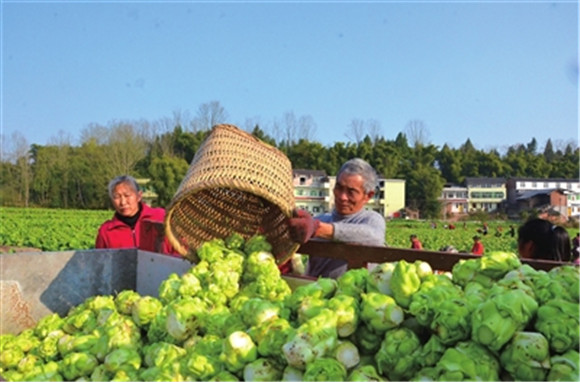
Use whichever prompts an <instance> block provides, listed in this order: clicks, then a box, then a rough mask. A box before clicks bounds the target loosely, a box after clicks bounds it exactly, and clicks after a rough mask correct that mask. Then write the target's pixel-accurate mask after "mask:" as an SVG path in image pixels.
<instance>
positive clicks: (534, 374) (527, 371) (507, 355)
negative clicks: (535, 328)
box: [500, 332, 550, 381]
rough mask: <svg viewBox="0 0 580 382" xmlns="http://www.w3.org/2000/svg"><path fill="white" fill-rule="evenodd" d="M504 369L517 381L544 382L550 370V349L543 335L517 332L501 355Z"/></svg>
mask: <svg viewBox="0 0 580 382" xmlns="http://www.w3.org/2000/svg"><path fill="white" fill-rule="evenodd" d="M500 362H501V365H502V366H503V368H504V369H505V370H506V371H507V372H508V373H509V374H510V375H511V377H512V378H514V380H516V381H543V380H545V378H546V375H547V373H548V370H549V369H550V347H549V345H548V340H547V339H546V337H544V336H543V335H542V334H541V333H536V332H517V333H516V334H514V336H513V338H512V339H511V341H510V342H508V344H507V345H506V346H505V347H504V349H503V350H502V352H501V355H500Z"/></svg>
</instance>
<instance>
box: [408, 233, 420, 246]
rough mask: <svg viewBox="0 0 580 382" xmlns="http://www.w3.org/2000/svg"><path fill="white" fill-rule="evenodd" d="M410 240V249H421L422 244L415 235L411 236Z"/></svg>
mask: <svg viewBox="0 0 580 382" xmlns="http://www.w3.org/2000/svg"><path fill="white" fill-rule="evenodd" d="M410 240H411V249H423V244H421V241H420V240H419V239H418V238H417V235H415V234H412V235H411V237H410Z"/></svg>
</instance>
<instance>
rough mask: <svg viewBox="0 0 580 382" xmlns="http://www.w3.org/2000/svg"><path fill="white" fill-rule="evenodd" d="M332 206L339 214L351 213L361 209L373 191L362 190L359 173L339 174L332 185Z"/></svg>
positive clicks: (361, 180) (361, 179)
mask: <svg viewBox="0 0 580 382" xmlns="http://www.w3.org/2000/svg"><path fill="white" fill-rule="evenodd" d="M333 191H334V208H335V209H336V212H338V213H339V214H341V215H351V214H354V213H355V212H358V211H360V210H361V209H363V207H364V206H365V204H366V203H367V202H368V201H369V199H370V198H372V197H373V195H374V191H371V192H369V193H366V194H365V192H364V189H363V178H362V176H360V175H351V174H341V175H340V177H338V179H337V180H336V184H335V185H334V190H333Z"/></svg>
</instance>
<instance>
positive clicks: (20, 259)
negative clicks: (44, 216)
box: [0, 249, 191, 334]
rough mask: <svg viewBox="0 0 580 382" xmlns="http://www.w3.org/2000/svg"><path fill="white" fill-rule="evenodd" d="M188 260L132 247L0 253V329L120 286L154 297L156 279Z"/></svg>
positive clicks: (14, 328)
mask: <svg viewBox="0 0 580 382" xmlns="http://www.w3.org/2000/svg"><path fill="white" fill-rule="evenodd" d="M190 267H191V263H190V262H189V261H187V260H183V259H179V258H176V257H171V256H166V255H161V254H158V253H153V252H147V251H141V250H136V249H122V250H85V251H66V252H30V253H17V254H16V253H15V254H2V255H0V333H2V334H3V333H19V332H21V331H22V330H24V329H26V328H29V327H32V326H34V325H35V324H36V322H37V321H38V320H39V319H40V318H42V317H44V316H46V315H48V314H50V313H52V312H56V313H58V314H60V315H61V316H65V315H66V314H67V313H68V311H69V309H70V308H71V307H73V306H76V305H79V304H80V303H82V302H83V301H84V300H86V299H87V298H89V297H91V296H96V295H109V294H112V295H114V294H116V293H118V292H120V291H122V290H125V289H132V290H136V291H138V292H139V293H140V294H142V295H151V296H157V295H158V292H157V290H158V287H159V284H160V283H161V281H163V280H164V279H165V278H167V276H168V275H169V274H170V273H172V272H175V273H178V274H183V272H185V271H186V270H187V269H189V268H190Z"/></svg>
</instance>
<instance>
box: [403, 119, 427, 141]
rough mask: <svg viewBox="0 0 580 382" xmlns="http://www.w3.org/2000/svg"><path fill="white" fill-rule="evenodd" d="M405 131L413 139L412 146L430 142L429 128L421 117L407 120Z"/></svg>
mask: <svg viewBox="0 0 580 382" xmlns="http://www.w3.org/2000/svg"><path fill="white" fill-rule="evenodd" d="M405 133H406V134H407V136H408V137H409V139H410V140H411V146H417V145H423V146H425V145H427V144H428V143H429V130H428V129H427V127H426V126H425V123H424V122H423V121H421V120H419V119H413V120H411V121H409V122H407V125H406V126H405Z"/></svg>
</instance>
